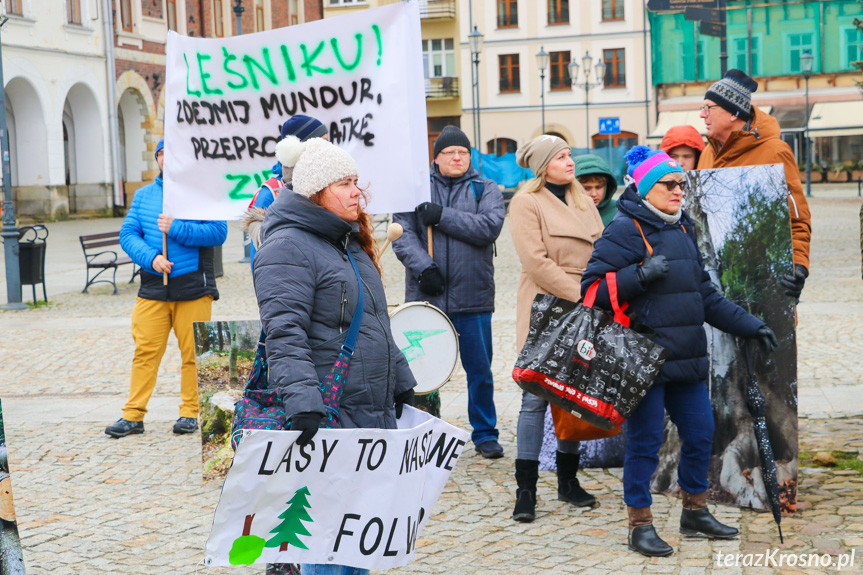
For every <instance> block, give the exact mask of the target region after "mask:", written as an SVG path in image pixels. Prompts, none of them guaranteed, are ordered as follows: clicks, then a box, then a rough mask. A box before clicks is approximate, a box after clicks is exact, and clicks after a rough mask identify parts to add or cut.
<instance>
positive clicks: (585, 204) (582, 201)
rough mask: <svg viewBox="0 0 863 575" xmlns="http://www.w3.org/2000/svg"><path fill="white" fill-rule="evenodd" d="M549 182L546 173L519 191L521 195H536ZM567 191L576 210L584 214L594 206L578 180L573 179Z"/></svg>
mask: <svg viewBox="0 0 863 575" xmlns="http://www.w3.org/2000/svg"><path fill="white" fill-rule="evenodd" d="M547 182H548V180H546V174H545V172H543V173H541V174H540V175H539V176H537V177H535V178H534V179H532V180H530V181H529V182H527V183H526V184H525V185H523V186H522V187H521V189H520V190H519V191H518V193H519V194H522V193H524V194H534V193H536V192H538V191H540V190H541V189H543V188H544V187H545V184H546V183H547ZM566 190H567V191H568V192H569V193H570V194H571V195H572V205H573V207H574V208H575V209H577V210H581V211H582V212H583V211H585V210H587V208H589V207H590V206H591V204H593V201H592V200H590V198H588V197H587V192H585V191H584V188H583V187H581V183H580V182H579V181H578V179H575V178H573V180H572V182H570V183H569V185H568V186H567V188H566Z"/></svg>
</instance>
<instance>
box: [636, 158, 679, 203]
mask: <svg viewBox="0 0 863 575" xmlns="http://www.w3.org/2000/svg"><path fill="white" fill-rule="evenodd" d="M626 162H627V163H628V164H629V169H628V170H627V171H626V173H627V174H628V175H629V176H630V177H632V179H633V180H635V187H636V188H637V189H638V193H639V195H640V196H641V197H642V198H643V197H645V196H647V192H649V191H650V188H652V187H653V185H654V184H656V182H658V181H659V179H660V178H661V177H662V176H664V175H665V174H670V173H673V172H677V173H679V174H682V173H683V168H681V167H680V164H678V163H677V161H676V160H674V159H673V158H672V157H671V156H669V155H668V154H666V153H665V152H661V151H659V150H653V149H651V148H649V147H647V146H633V148H632V149H631V150H629V151H628V152H626Z"/></svg>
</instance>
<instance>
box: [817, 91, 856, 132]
mask: <svg viewBox="0 0 863 575" xmlns="http://www.w3.org/2000/svg"><path fill="white" fill-rule="evenodd" d="M859 135H863V100H852V101H850V102H817V103H816V104H815V105H813V106H812V113H811V114H810V115H809V136H810V137H812V138H829V137H832V136H859Z"/></svg>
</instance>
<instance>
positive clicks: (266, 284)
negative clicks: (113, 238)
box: [254, 136, 416, 575]
mask: <svg viewBox="0 0 863 575" xmlns="http://www.w3.org/2000/svg"><path fill="white" fill-rule="evenodd" d="M276 157H277V158H278V160H279V162H281V163H282V164H283V165H293V166H294V173H293V191H289V190H287V189H284V190H282V192H281V193H280V194H279V197H278V198H277V199H276V201H275V203H273V204H272V205H271V206H270V208H269V209H268V210H267V216H266V219H265V220H264V224H263V227H262V230H261V236H262V244H261V247H260V250H258V253H257V255H256V256H255V269H254V280H255V293H256V294H257V298H258V306H259V308H260V311H261V323H262V324H263V328H264V331H265V333H266V341H267V356H268V359H269V381H268V386H269V388H270V389H277V390H278V395H279V397H280V398H281V399H282V401H283V403H284V409H285V415H286V416H287V418H288V420H289V423H290V429H292V430H298V431H300V432H301V434H300V437H299V438H298V439H297V443H298V444H299V445H305V444H307V443H308V442H309V441H310V440H311V438H312V436H314V435H315V433H316V432H317V430H318V428H319V427H322V426H326V427H340V428H383V429H395V428H396V419H397V417H398V416H400V415H401V411H402V406H403V405H405V404H408V405H413V396H414V391H413V388H414V387H415V386H416V380H415V379H414V377H413V375H412V374H411V371H410V369H409V368H408V364H407V361H406V360H405V358H404V355H402V353H401V351H400V350H399V348H398V347H397V346H396V344H395V342H394V341H393V337H392V332H391V330H390V319H389V315H388V313H387V302H386V296H385V294H384V287H383V283H382V282H381V276H380V265H379V262H378V250H377V243H376V241H375V237H374V231H373V227H372V221H371V217H370V216H369V215H368V214H367V213H366V212H365V211H364V210H363V206H364V205H365V201H364V200H365V196H364V193H363V191H362V190H361V189H360V188H359V187H357V173H358V170H357V164H356V162H354V160H353V158H351V156H350V155H349V154H348V153H347V152H345V151H344V150H342V149H340V148H338V147H337V146H335V145H333V144H330V143H329V142H327V141H325V140H322V139H320V138H313V139H311V140H308V141H306V142H300V141H299V140H298V139H297V138H296V137H293V136H289V137H288V138H285V139H284V140H282V141H281V142H279V143H278V144H277V146H276ZM355 314H359V316H358V317H357V318H356V319H357V320H358V321H359V322H360V323H359V324H355V323H354V322H353V321H352V320H354V317H355ZM352 323H354V328H353V329H352V328H351V326H352ZM357 325H361V326H362V329H360V330H359V332H358V334H357V333H356V332H355V329H356V326H357ZM350 337H355V338H356V340H355V345H354V346H353V348H354V349H353V357H352V358H350V359H349V368H348V372H347V375H344V374H342V375H340V377H339V378H338V379H339V380H340V381H341V382H342V383H343V390H342V392H341V398H340V401H336V402H333V401H332V398H331V397H330V395H329V390H330V389H331V388H328V387H327V381H328V377H327V376H328V374H330V373H331V372H332V370H333V369H334V363H335V362H336V359H337V358H340V350H341V349H342V345H343V344H345V345H348V346H349V345H350V342H347V343H346V339H348V338H350ZM301 570H302V573H303V574H304V575H314V574H317V575H322V574H326V575H364V574H366V573H368V571H367V570H365V569H358V568H354V567H348V566H339V565H302V566H301Z"/></svg>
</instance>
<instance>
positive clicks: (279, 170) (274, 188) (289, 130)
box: [243, 114, 327, 266]
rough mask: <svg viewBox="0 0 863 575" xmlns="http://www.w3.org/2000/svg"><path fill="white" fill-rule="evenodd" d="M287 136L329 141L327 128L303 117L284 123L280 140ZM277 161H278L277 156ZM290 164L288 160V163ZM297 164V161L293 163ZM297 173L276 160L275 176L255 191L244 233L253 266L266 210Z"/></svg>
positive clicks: (244, 218)
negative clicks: (248, 241)
mask: <svg viewBox="0 0 863 575" xmlns="http://www.w3.org/2000/svg"><path fill="white" fill-rule="evenodd" d="M288 136H296V137H297V138H299V140H300V141H301V142H305V141H306V140H310V139H312V138H323V139H325V140H326V139H327V128H326V127H325V126H324V125H323V124H322V123H321V122H320V121H319V120H317V119H315V118H312V117H311V116H304V115H303V114H296V115H294V116H291V117H290V118H289V119H288V120H287V121H286V122H285V123H284V124H282V128H281V131H280V133H279V141H282V140H284V139H285V138H287V137H288ZM276 159H277V160H279V158H278V154H277V155H276ZM285 161H286V162H287V163H288V164H290V161H289V160H285ZM294 161H295V160H294ZM293 171H294V167H293V165H287V164H284V163H282V162H281V160H279V161H277V162H276V164H275V165H274V166H273V169H272V172H273V177H272V178H270V179H269V180H267V181H266V182H264V183H263V185H261V188H260V189H259V190H258V191H257V192H255V195H254V197H253V198H252V201H251V202H250V203H249V209H248V210H247V211H246V214H245V215H244V216H243V230H244V231H246V232H248V233H249V240H250V241H251V242H252V245H251V260H252V265H253V266H254V262H255V252H256V251H257V249H258V247H259V246H260V245H261V223H263V221H264V216H265V215H266V213H267V208H268V207H270V205H271V204H272V203H273V202H274V201H276V197H278V195H279V190H280V189H281V188H282V187H287V188H288V189H290V188H291V174H292V173H293Z"/></svg>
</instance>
